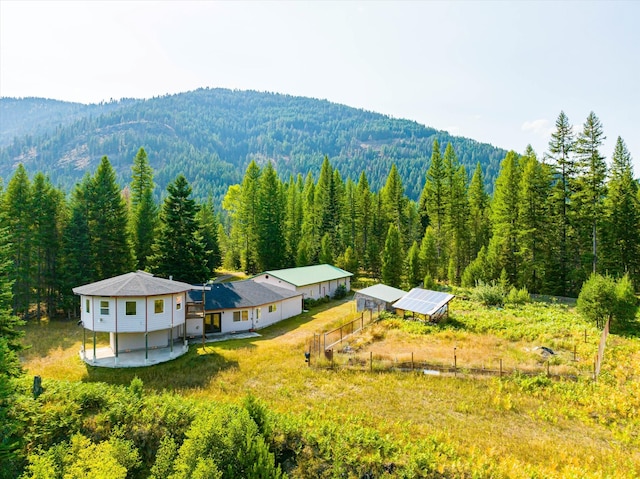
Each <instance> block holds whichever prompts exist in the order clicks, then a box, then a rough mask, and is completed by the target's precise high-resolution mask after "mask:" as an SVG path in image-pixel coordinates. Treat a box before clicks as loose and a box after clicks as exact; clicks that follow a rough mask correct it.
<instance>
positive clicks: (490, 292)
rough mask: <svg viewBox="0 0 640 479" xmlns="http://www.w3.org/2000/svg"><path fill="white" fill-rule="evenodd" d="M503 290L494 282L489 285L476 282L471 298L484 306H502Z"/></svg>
mask: <svg viewBox="0 0 640 479" xmlns="http://www.w3.org/2000/svg"><path fill="white" fill-rule="evenodd" d="M504 296H505V294H504V289H503V288H502V286H500V285H499V284H496V282H495V281H492V282H491V283H484V282H482V281H479V282H478V285H477V286H476V288H475V290H474V291H473V297H474V299H476V300H477V301H479V302H481V303H482V304H484V305H485V306H502V305H503V304H504Z"/></svg>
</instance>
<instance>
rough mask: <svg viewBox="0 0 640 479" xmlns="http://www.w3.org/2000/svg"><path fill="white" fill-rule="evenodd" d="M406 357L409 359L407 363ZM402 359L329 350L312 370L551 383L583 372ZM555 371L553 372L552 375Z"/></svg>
mask: <svg viewBox="0 0 640 479" xmlns="http://www.w3.org/2000/svg"><path fill="white" fill-rule="evenodd" d="M409 355H410V359H409ZM402 356H404V358H403V360H402V361H398V355H396V356H386V355H375V356H374V354H373V353H372V352H369V354H364V355H354V354H349V355H339V354H335V355H334V354H333V350H332V349H329V350H327V354H326V355H325V359H324V360H320V361H316V362H315V364H314V366H315V367H317V368H323V369H347V370H355V371H399V372H422V373H423V374H425V375H436V376H437V375H453V376H458V375H460V376H499V377H502V376H508V375H512V374H520V375H525V376H539V375H541V374H544V375H546V376H548V377H550V378H555V379H573V380H575V379H577V378H578V377H579V376H583V375H584V374H585V372H584V371H576V372H575V373H568V372H561V371H558V370H557V369H558V366H551V365H550V363H549V361H546V362H545V364H544V366H542V367H538V368H531V367H518V366H515V367H506V365H505V364H504V362H503V360H502V359H499V360H498V361H497V363H498V364H497V367H496V368H486V367H484V366H482V367H478V366H465V365H462V364H460V363H459V361H458V358H457V356H456V355H455V353H454V355H453V357H452V359H453V361H452V363H451V365H447V364H442V363H433V362H429V361H426V360H424V359H416V357H415V355H414V353H403V355H402ZM554 370H555V371H554Z"/></svg>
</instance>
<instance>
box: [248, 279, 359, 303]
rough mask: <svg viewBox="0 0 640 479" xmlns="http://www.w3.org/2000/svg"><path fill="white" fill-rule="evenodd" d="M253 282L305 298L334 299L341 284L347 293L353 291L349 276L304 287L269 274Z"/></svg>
mask: <svg viewBox="0 0 640 479" xmlns="http://www.w3.org/2000/svg"><path fill="white" fill-rule="evenodd" d="M253 281H255V282H256V283H268V284H273V285H274V286H279V287H281V288H285V289H289V290H291V291H295V292H297V293H302V294H303V295H304V297H305V298H313V299H318V298H324V297H325V296H331V297H333V295H334V293H335V292H336V289H338V286H339V285H341V284H344V285H345V287H346V288H347V292H348V291H351V279H350V277H349V276H346V277H344V278H338V279H333V280H331V281H322V282H319V283H312V284H305V285H302V286H297V287H296V286H294V285H292V284H291V283H287V282H286V281H282V280H281V279H278V278H274V277H273V276H271V275H268V274H259V275H258V276H256V277H254V278H253Z"/></svg>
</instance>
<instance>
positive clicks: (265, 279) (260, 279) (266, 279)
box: [252, 274, 297, 291]
mask: <svg viewBox="0 0 640 479" xmlns="http://www.w3.org/2000/svg"><path fill="white" fill-rule="evenodd" d="M252 280H253V281H255V282H256V283H268V284H272V285H274V286H279V287H281V288H284V289H288V290H290V291H297V289H296V287H295V286H294V285H293V284H291V283H287V282H286V281H282V280H281V279H278V278H274V277H273V276H271V275H270V274H259V275H258V276H256V277H254V278H252Z"/></svg>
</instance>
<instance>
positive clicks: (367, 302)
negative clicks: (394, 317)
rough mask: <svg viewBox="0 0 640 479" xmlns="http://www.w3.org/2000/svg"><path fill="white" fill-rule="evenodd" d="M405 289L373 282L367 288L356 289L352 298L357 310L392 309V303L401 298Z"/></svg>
mask: <svg viewBox="0 0 640 479" xmlns="http://www.w3.org/2000/svg"><path fill="white" fill-rule="evenodd" d="M405 294H407V292H406V291H403V290H401V289H398V288H393V287H392V286H387V285H386V284H375V285H373V286H369V287H368V288H364V289H361V290H360V291H356V294H355V295H354V299H355V301H356V309H357V311H364V310H365V309H368V310H372V311H373V310H376V311H394V308H393V303H395V302H396V301H398V300H399V299H400V298H402V297H403V296H404V295H405Z"/></svg>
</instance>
